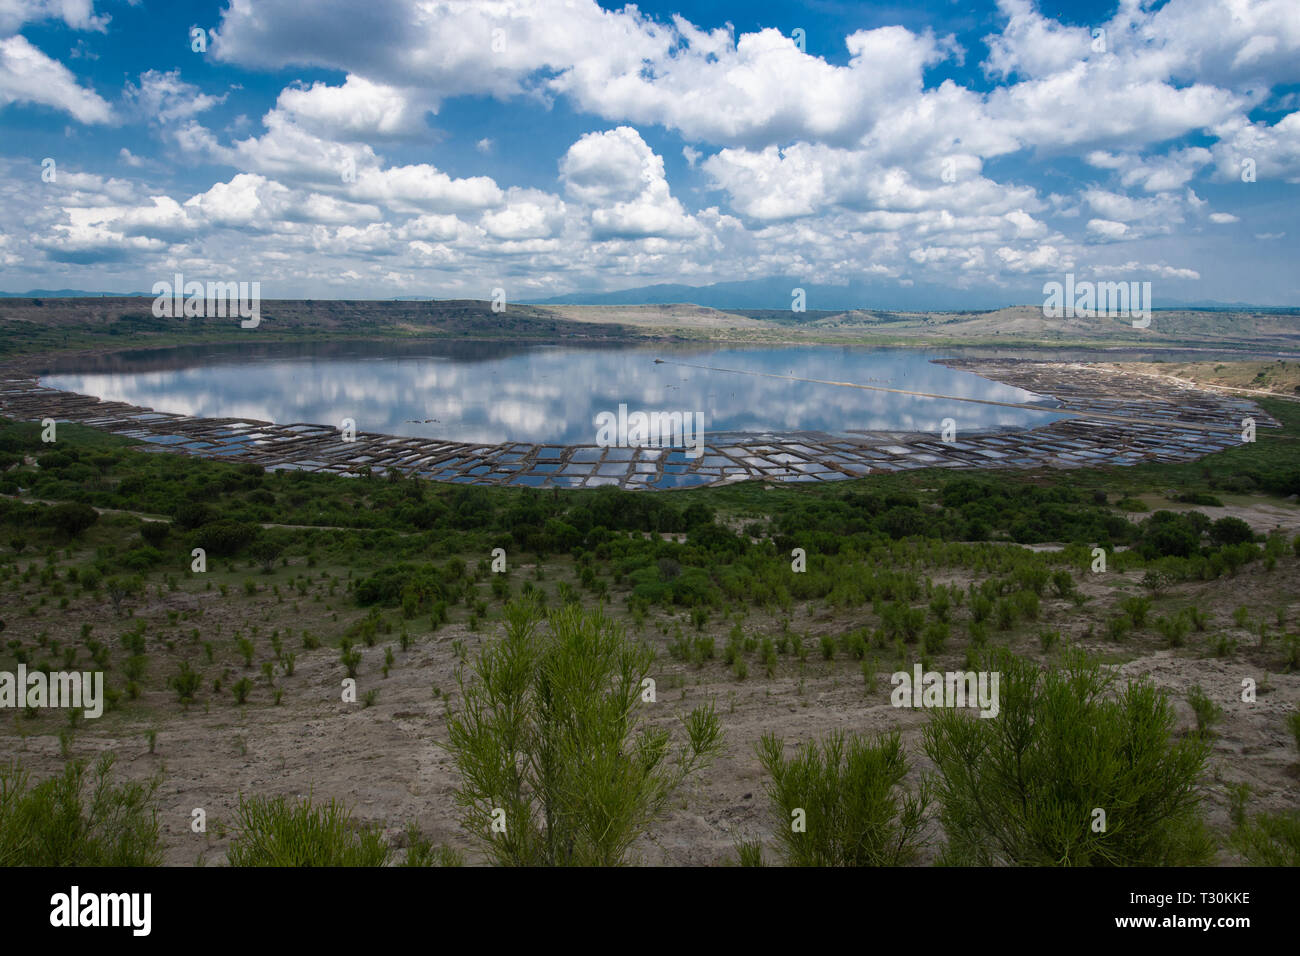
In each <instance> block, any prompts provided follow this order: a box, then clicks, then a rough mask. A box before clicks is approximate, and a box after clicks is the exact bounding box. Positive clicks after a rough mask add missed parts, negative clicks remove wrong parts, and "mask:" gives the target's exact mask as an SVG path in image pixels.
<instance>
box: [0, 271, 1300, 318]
mask: <svg viewBox="0 0 1300 956" xmlns="http://www.w3.org/2000/svg"><path fill="white" fill-rule="evenodd" d="M796 288H801V289H803V290H804V306H805V308H806V309H807V310H808V311H809V312H825V311H832V312H838V311H844V310H848V309H862V310H866V311H880V312H985V311H990V310H993V309H1002V308H1006V307H1009V306H1014V305H1032V304H1034V303H1036V302H1040V301H1041V300H1042V293H1041V291H1039V289H1037V288H1028V289H1025V290H1023V291H1021V292H1018V293H1016V292H997V291H988V290H966V289H954V288H951V287H948V286H937V285H922V284H917V285H912V286H900V285H898V284H897V283H892V282H891V283H884V282H879V283H874V282H872V283H869V282H857V283H850V284H848V285H818V284H815V283H807V282H801V281H800V280H798V279H797V278H794V277H792V276H774V277H772V278H767V279H747V280H742V281H738V282H715V283H713V284H712V285H703V286H692V285H682V284H676V283H661V284H658V285H646V286H637V287H636V288H632V289H620V290H617V291H613V292H572V293H568V294H565V295H556V296H551V297H549V298H544V299H521V300H518V301H519V302H520V304H523V305H540V306H547V305H673V304H690V305H698V306H703V307H705V308H711V309H721V310H724V311H725V310H727V309H779V310H781V311H785V310H787V309H789V308H790V305H791V302H792V300H793V290H794V289H796ZM152 297H153V293H151V292H88V291H85V290H82V289H32V290H30V291H28V292H0V299H70V298H78V299H83V298H152ZM344 298H345V299H347V300H352V299H356V298H357V297H356V296H345V297H344ZM372 301H387V302H425V301H437V300H436V299H435V297H433V296H419V295H399V296H387V297H385V298H384V299H375V300H372ZM1155 308H1156V310H1157V311H1159V310H1160V309H1205V310H1215V309H1250V310H1254V311H1283V312H1289V311H1293V310H1295V309H1296V308H1300V306H1289V307H1287V306H1260V305H1254V304H1252V303H1249V302H1218V301H1215V300H1212V299H1203V300H1200V301H1196V302H1180V301H1174V300H1165V301H1163V302H1158V303H1157V305H1156V306H1155Z"/></svg>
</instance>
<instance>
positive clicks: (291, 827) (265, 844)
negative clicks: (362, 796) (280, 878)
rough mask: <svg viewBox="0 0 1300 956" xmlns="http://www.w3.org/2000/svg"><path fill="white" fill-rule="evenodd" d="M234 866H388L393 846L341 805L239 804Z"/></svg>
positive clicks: (252, 800) (248, 800) (261, 800)
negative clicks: (356, 820) (354, 821)
mask: <svg viewBox="0 0 1300 956" xmlns="http://www.w3.org/2000/svg"><path fill="white" fill-rule="evenodd" d="M233 826H234V831H235V833H234V838H233V839H232V840H231V842H230V850H229V851H228V854H227V855H228V857H229V860H230V865H231V866H383V865H384V863H385V862H387V860H388V855H389V849H388V844H387V843H386V842H385V841H384V837H383V834H382V833H381V832H380V830H379V829H378V828H377V827H373V826H369V827H367V826H360V827H359V826H356V825H355V824H354V823H353V820H352V815H351V813H350V812H349V811H348V810H347V808H346V807H344V806H343V805H342V804H340V803H338V802H336V801H334V800H331V801H329V802H328V803H326V804H324V805H323V806H314V805H313V804H312V802H311V800H310V799H304V800H298V801H291V800H288V799H287V798H285V797H275V798H268V797H257V796H253V797H244V796H242V795H241V796H240V798H239V810H238V812H237V814H236V820H235V822H234V825H233Z"/></svg>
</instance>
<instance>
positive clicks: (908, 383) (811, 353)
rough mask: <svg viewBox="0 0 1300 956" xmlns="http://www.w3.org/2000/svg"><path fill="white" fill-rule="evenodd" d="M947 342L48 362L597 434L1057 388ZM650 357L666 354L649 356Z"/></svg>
mask: <svg viewBox="0 0 1300 956" xmlns="http://www.w3.org/2000/svg"><path fill="white" fill-rule="evenodd" d="M945 354H952V353H951V352H947V353H945V352H936V351H928V350H920V349H878V348H861V347H842V346H795V347H787V346H782V347H755V348H716V347H706V348H689V349H684V348H681V347H665V346H662V345H658V346H651V347H644V346H637V347H625V348H609V347H601V348H569V347H557V346H533V347H519V346H514V345H509V344H499V345H498V344H482V343H470V344H465V343H461V344H452V345H445V346H444V345H429V344H421V345H418V346H412V345H411V344H409V343H401V344H398V343H393V344H388V343H375V342H365V343H352V344H349V345H346V346H345V345H340V344H339V343H329V344H328V345H319V346H307V345H298V344H292V345H284V346H280V345H275V344H271V345H262V346H256V347H238V346H235V347H222V348H211V347H206V348H204V349H202V350H198V349H193V350H184V349H168V350H148V351H138V352H130V353H117V354H115V355H113V356H99V357H96V358H92V359H85V360H82V359H79V360H75V361H76V362H78V363H80V364H73V365H70V366H69V365H64V366H56V367H53V368H51V369H49V370H48V374H45V375H43V376H42V377H41V381H42V382H44V383H45V384H46V385H49V386H51V387H53V388H60V389H67V390H69V391H75V392H81V393H84V394H88V395H95V396H98V397H100V398H102V399H105V400H110V401H121V402H129V403H131V404H133V405H141V406H145V407H148V408H153V409H155V410H157V411H160V412H175V413H180V414H184V415H193V416H199V417H213V418H252V419H258V420H262V421H271V422H276V423H278V424H290V423H293V422H312V423H320V424H330V425H338V424H339V423H340V422H341V421H342V420H343V419H345V418H351V419H353V420H355V422H356V427H357V430H358V431H368V432H382V433H388V434H393V435H407V436H415V437H427V438H445V439H451V440H455V441H465V442H485V443H486V442H491V443H496V442H505V441H521V442H537V443H542V442H547V443H557V444H591V443H593V442H594V441H595V435H596V425H595V423H594V419H595V417H596V415H597V414H598V413H600V412H602V411H611V412H617V410H618V406H619V404H620V403H621V404H626V405H627V406H628V410H629V412H633V411H638V410H639V411H645V412H654V411H660V412H673V411H681V412H692V413H694V412H697V411H699V412H703V413H704V415H705V428H706V430H707V432H709V433H737V432H744V433H751V434H755V433H756V434H766V435H779V434H788V433H792V432H800V431H822V432H828V433H832V434H840V435H843V434H850V433H852V432H854V431H934V432H937V431H939V429H940V427H941V424H940V423H941V422H942V420H943V419H944V418H953V419H954V420H955V421H956V422H957V427H958V429H959V431H965V432H970V431H985V430H992V429H1006V430H1016V429H1024V428H1032V427H1035V426H1038V425H1042V424H1045V423H1047V422H1050V421H1052V420H1054V419H1056V418H1057V417H1059V416H1057V415H1054V414H1052V413H1051V412H1050V411H1049V410H1047V409H1048V408H1050V407H1051V406H1052V405H1053V404H1054V403H1053V402H1052V401H1051V399H1049V398H1047V397H1045V396H1040V395H1035V394H1033V393H1031V392H1027V391H1025V390H1024V389H1020V388H1015V387H1013V386H1010V385H1003V384H1000V383H997V382H991V381H989V380H987V379H983V378H980V377H979V376H977V375H974V374H972V373H970V372H964V371H957V370H953V369H949V368H945V367H944V366H942V365H936V364H933V363H932V361H931V360H932V359H935V358H939V357H942V356H943V355H945ZM655 359H663V360H665V364H656V363H655ZM672 362H684V363H690V364H692V365H710V366H717V367H722V368H727V369H736V370H741V371H744V372H766V373H771V374H775V375H788V376H793V377H796V378H806V379H822V380H829V381H837V382H855V383H859V384H868V385H883V386H886V387H889V388H901V389H908V390H912V391H920V392H933V393H938V394H942V395H951V396H958V397H965V398H979V399H988V400H993V401H1002V402H1030V403H1042V404H1043V406H1044V409H1043V410H1041V411H1039V410H1037V409H1032V410H1031V409H1020V408H999V407H995V406H989V405H979V404H973V403H969V402H960V401H948V400H938V399H928V398H921V397H918V396H912V395H896V394H891V393H886V392H873V391H864V390H861V389H856V388H842V387H837V386H833V385H820V384H813V383H810V382H795V381H786V380H782V379H775V378H764V377H758V376H755V375H750V374H736V373H732V372H720V371H707V370H703V369H698V368H683V367H680V366H677V365H673V364H667V363H672Z"/></svg>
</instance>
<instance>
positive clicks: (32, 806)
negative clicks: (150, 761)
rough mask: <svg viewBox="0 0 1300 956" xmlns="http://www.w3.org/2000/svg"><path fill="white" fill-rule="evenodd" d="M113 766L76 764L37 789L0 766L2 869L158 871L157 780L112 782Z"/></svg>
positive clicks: (19, 772) (18, 771) (22, 774)
mask: <svg viewBox="0 0 1300 956" xmlns="http://www.w3.org/2000/svg"><path fill="white" fill-rule="evenodd" d="M113 762H114V759H113V757H112V755H111V754H104V755H103V756H102V757H101V758H100V759H99V760H98V761H97V762H96V764H95V766H94V768H93V769H88V768H87V765H86V763H85V762H84V761H80V760H74V761H71V762H69V763H68V764H67V765H65V767H64V769H63V772H62V773H61V774H59V775H58V776H55V777H51V778H50V779H48V780H43V781H41V782H40V783H37V784H35V785H33V784H32V782H31V778H30V775H29V774H28V773H27V772H26V771H25V770H24V769H23V768H22V766H21V764H19V763H18V762H17V761H10V762H8V763H6V764H0V866H158V865H159V864H160V863H161V862H162V844H161V843H160V841H159V828H158V812H157V808H156V807H155V805H154V797H155V794H156V792H157V789H158V786H159V783H160V780H159V779H158V778H154V779H152V780H150V781H148V782H145V783H140V782H134V781H126V782H122V783H114V782H113V779H112V770H113Z"/></svg>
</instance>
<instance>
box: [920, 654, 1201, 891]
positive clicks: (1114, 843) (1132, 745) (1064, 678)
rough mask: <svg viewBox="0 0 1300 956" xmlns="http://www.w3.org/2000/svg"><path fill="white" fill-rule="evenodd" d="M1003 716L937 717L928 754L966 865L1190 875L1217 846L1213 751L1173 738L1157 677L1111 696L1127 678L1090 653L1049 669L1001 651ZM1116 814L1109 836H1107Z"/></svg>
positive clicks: (952, 839)
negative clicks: (1208, 800)
mask: <svg viewBox="0 0 1300 956" xmlns="http://www.w3.org/2000/svg"><path fill="white" fill-rule="evenodd" d="M984 666H985V668H986V669H988V670H990V671H993V672H997V673H1000V675H1001V678H1000V688H999V690H1000V693H999V696H1000V713H999V714H998V716H997V717H996V718H994V719H987V720H985V719H981V718H979V717H974V716H971V715H969V714H967V713H965V712H962V711H960V710H956V709H953V710H940V711H936V712H934V713H933V714H932V716H931V718H930V722H929V724H928V725H927V726H926V728H925V732H924V739H925V751H926V753H927V755H928V756H929V757H930V759H931V761H933V762H934V764H935V766H936V768H937V769H938V778H937V780H936V796H937V798H938V802H939V806H940V813H939V817H940V820H941V821H942V823H943V826H944V830H945V832H946V833H947V836H948V844H947V847H946V848H945V850H944V856H943V861H944V862H947V863H953V864H976V865H986V866H987V865H994V864H1019V865H1034V866H1046V865H1069V866H1156V865H1171V864H1178V865H1191V864H1197V863H1204V862H1207V861H1208V860H1209V859H1210V857H1211V855H1212V853H1213V845H1212V843H1211V842H1210V840H1209V839H1208V837H1207V835H1206V831H1205V828H1204V825H1203V823H1202V821H1201V815H1200V807H1199V796H1198V793H1197V787H1198V783H1199V781H1200V779H1201V776H1202V774H1203V772H1204V767H1205V761H1206V759H1207V756H1208V752H1209V745H1208V744H1207V743H1206V742H1205V741H1204V740H1202V739H1201V738H1199V737H1190V738H1186V739H1183V740H1179V741H1173V740H1172V739H1171V736H1170V734H1171V730H1172V728H1173V723H1174V711H1173V708H1172V707H1171V706H1170V704H1169V701H1168V700H1167V699H1166V698H1165V696H1164V695H1163V694H1162V693H1161V692H1159V691H1158V690H1156V688H1155V687H1154V686H1153V685H1152V684H1151V683H1150V682H1149V681H1148V680H1145V679H1144V680H1140V681H1130V682H1128V683H1127V685H1125V687H1124V688H1123V689H1122V690H1120V691H1118V693H1116V694H1114V695H1112V694H1111V688H1112V684H1113V683H1114V680H1115V678H1114V675H1113V674H1112V673H1111V672H1109V671H1107V670H1104V669H1103V667H1102V665H1101V664H1100V663H1098V662H1097V661H1095V660H1092V659H1090V658H1089V657H1088V656H1087V655H1086V654H1084V653H1083V652H1081V651H1079V650H1071V649H1067V650H1066V651H1065V652H1064V654H1063V659H1062V663H1061V664H1060V665H1058V666H1055V667H1051V668H1048V669H1047V670H1040V669H1039V668H1038V666H1037V665H1036V664H1034V663H1033V662H1032V661H1028V660H1024V659H1022V658H1019V657H1016V656H1015V655H1013V654H1011V653H1010V652H1009V651H1007V650H1006V649H998V650H996V651H994V652H993V653H991V654H990V655H988V656H987V658H986V660H985V662H984ZM1095 810H1102V811H1104V812H1105V815H1106V819H1105V830H1104V831H1100V832H1099V831H1098V830H1096V829H1094V827H1095V826H1096V821H1097V820H1098V817H1097V816H1096V814H1095V813H1094V811H1095Z"/></svg>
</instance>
